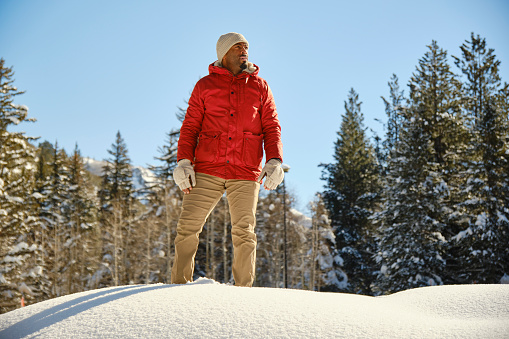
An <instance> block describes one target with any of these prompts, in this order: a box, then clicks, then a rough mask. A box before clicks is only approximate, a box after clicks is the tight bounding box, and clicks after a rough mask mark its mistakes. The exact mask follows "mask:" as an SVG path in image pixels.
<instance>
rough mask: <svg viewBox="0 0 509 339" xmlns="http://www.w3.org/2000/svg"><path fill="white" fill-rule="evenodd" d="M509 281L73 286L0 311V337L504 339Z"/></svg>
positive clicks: (508, 330)
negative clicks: (366, 292) (379, 293)
mask: <svg viewBox="0 0 509 339" xmlns="http://www.w3.org/2000/svg"><path fill="white" fill-rule="evenodd" d="M507 300H509V285H457V286H434V287H425V288H418V289H413V290H408V291H404V292H400V293H396V294H394V295H391V296H386V297H367V296H362V295H353V294H343V293H324V292H311V291H302V290H291V289H276V288H256V287H255V288H245V287H235V286H229V285H224V284H219V283H217V282H214V281H212V280H209V279H203V278H202V279H199V280H198V281H196V282H194V283H190V284H187V285H163V284H157V285H134V286H120V287H111V288H105V289H100V290H94V291H88V292H83V293H76V294H72V295H68V296H64V297H60V298H56V299H52V300H48V301H45V302H41V303H38V304H35V305H32V306H28V307H24V308H21V309H17V310H14V311H12V312H9V313H5V314H1V315H0V338H35V337H36V338H87V339H88V338H405V339H407V338H475V339H477V338H509V303H507Z"/></svg>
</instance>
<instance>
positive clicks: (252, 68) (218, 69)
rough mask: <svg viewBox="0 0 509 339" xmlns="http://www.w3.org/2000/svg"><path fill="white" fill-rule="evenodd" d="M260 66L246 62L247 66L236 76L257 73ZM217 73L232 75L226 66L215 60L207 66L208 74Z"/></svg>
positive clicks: (241, 76)
mask: <svg viewBox="0 0 509 339" xmlns="http://www.w3.org/2000/svg"><path fill="white" fill-rule="evenodd" d="M259 70H260V68H259V67H258V66H256V65H255V64H253V63H252V62H249V61H248V62H247V68H246V69H245V70H243V71H242V73H240V74H239V75H237V77H240V78H243V77H247V76H249V75H258V71H259ZM212 73H217V74H223V75H229V76H233V74H232V73H231V72H230V71H229V70H228V69H226V68H224V67H222V65H221V63H220V62H219V61H215V62H214V63H212V64H210V66H209V74H212Z"/></svg>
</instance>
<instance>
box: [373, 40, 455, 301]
mask: <svg viewBox="0 0 509 339" xmlns="http://www.w3.org/2000/svg"><path fill="white" fill-rule="evenodd" d="M428 48H429V51H428V52H427V53H426V54H425V55H424V57H423V58H422V59H421V60H420V61H419V65H418V67H417V69H416V72H415V73H414V75H413V76H412V78H411V80H410V84H409V86H410V103H409V104H410V106H409V107H408V108H407V109H406V110H404V113H405V114H404V119H403V123H402V125H401V129H400V131H399V142H397V143H396V147H395V151H394V152H393V154H391V157H390V158H389V164H388V169H389V172H388V175H387V177H386V180H387V182H386V185H385V189H384V194H383V208H382V212H381V213H380V214H379V216H380V219H381V223H382V224H381V228H380V233H381V235H380V238H379V251H380V252H379V255H378V256H377V261H378V262H380V263H381V265H382V266H381V267H382V268H381V270H380V276H379V279H378V281H377V293H380V292H382V293H392V292H396V291H399V290H403V289H406V288H413V287H419V286H426V285H434V284H442V283H443V279H444V275H445V260H444V259H443V257H444V255H445V253H446V250H447V241H446V238H445V237H444V234H445V232H446V230H447V229H448V228H450V227H453V226H454V225H452V226H451V223H453V219H451V215H454V213H455V206H456V204H457V202H458V200H459V194H458V189H457V187H458V186H459V183H458V180H459V172H458V170H457V169H458V163H459V161H460V159H461V157H462V154H463V153H462V152H463V149H464V144H463V142H464V136H465V131H464V130H463V127H462V126H463V125H464V124H463V121H464V120H463V117H462V115H461V112H460V108H459V107H460V106H459V90H458V88H459V86H458V81H457V80H456V79H455V76H454V74H453V73H452V72H451V71H450V69H449V65H448V64H447V53H446V52H445V51H443V50H442V49H440V48H439V47H438V45H437V44H436V42H435V41H433V42H432V44H431V45H430V46H428Z"/></svg>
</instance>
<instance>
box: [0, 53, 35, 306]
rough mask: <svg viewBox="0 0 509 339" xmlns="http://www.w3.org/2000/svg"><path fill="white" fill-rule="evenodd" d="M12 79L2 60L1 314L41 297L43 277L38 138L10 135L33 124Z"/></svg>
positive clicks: (0, 124)
mask: <svg viewBox="0 0 509 339" xmlns="http://www.w3.org/2000/svg"><path fill="white" fill-rule="evenodd" d="M13 76H14V72H13V71H12V68H8V67H6V66H5V61H4V60H3V59H0V295H2V298H1V301H0V313H3V312H6V311H8V310H12V309H13V308H15V307H16V306H17V305H19V300H20V298H21V296H22V291H31V292H30V293H29V295H25V297H26V298H27V299H34V298H38V297H40V295H41V285H40V283H39V280H40V279H41V278H42V277H41V275H42V274H43V272H42V271H41V270H39V262H37V260H36V256H37V254H38V251H39V248H38V246H37V245H36V243H35V238H34V232H35V230H36V229H37V228H38V227H40V219H39V216H38V214H39V211H38V200H39V199H41V198H42V195H41V194H38V193H37V192H36V191H35V174H36V159H35V157H36V151H35V147H33V146H32V145H31V144H30V142H31V141H33V140H36V138H32V137H28V136H26V135H25V133H24V132H14V131H12V128H13V127H14V126H17V125H20V124H22V123H25V122H33V121H35V119H33V118H28V108H27V107H26V106H22V105H18V104H15V103H14V99H15V97H17V96H18V95H21V94H23V93H24V92H22V91H18V89H17V88H16V87H15V86H14V85H13V82H14V79H13ZM25 285H26V286H27V287H28V288H27V289H25V288H24V286H25ZM21 287H23V288H21Z"/></svg>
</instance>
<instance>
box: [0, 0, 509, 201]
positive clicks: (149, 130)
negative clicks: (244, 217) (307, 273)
mask: <svg viewBox="0 0 509 339" xmlns="http://www.w3.org/2000/svg"><path fill="white" fill-rule="evenodd" d="M507 18H509V1H506V0H484V1H472V0H464V1H447V0H442V1H435V0H429V1H419V2H417V1H409V0H407V1H390V0H389V1H362V0H361V1H320V0H317V1H277V0H273V1H265V0H262V1H251V2H230V3H221V2H213V1H178V2H177V1H150V0H148V1H131V0H127V1H126V0H124V1H104V0H101V1H98V0H90V1H64V0H61V1H52V0H48V1H42V0H16V1H15V0H0V32H1V34H0V57H2V58H4V59H5V61H6V64H7V65H8V66H14V71H15V73H16V74H15V79H16V82H15V85H17V87H18V88H19V89H21V90H25V91H26V93H25V94H24V95H22V96H19V97H18V100H17V103H18V104H25V105H27V106H28V107H29V112H30V115H31V116H32V117H35V118H36V119H37V120H38V121H37V122H36V123H34V124H30V125H28V124H24V125H23V126H22V127H21V128H22V130H23V131H26V132H27V134H28V135H31V136H40V137H41V141H43V140H48V141H50V142H52V143H54V142H55V141H58V144H59V145H60V147H63V148H65V149H66V151H68V152H69V153H70V152H72V150H73V149H74V146H75V144H76V143H77V144H78V147H79V148H80V150H81V153H82V155H83V156H88V157H92V158H95V159H97V160H102V159H105V158H108V156H109V155H108V153H107V150H108V149H110V146H111V144H112V143H113V142H114V140H115V135H116V133H117V131H120V132H121V134H122V136H123V138H124V140H125V142H126V144H127V147H128V149H129V155H130V157H131V160H132V162H133V164H135V165H142V166H143V165H147V164H155V163H156V161H155V160H154V156H157V155H159V154H158V152H157V148H158V147H159V146H161V145H163V143H164V140H165V133H167V132H168V131H169V130H170V129H172V128H177V127H179V123H178V121H177V120H176V118H175V112H176V111H177V106H181V107H185V103H184V100H186V99H187V98H188V97H189V95H190V92H191V90H192V88H193V87H194V84H195V83H196V81H197V80H198V79H199V78H200V77H202V76H205V75H207V73H208V70H207V68H208V65H209V64H210V63H212V62H213V61H215V59H216V52H215V45H216V41H217V39H218V37H219V36H220V35H221V34H224V33H227V32H232V31H234V32H239V33H242V34H243V35H244V36H245V37H246V39H247V40H248V41H249V43H250V51H249V52H250V55H249V58H250V61H252V62H254V63H255V64H257V65H258V66H259V67H260V76H262V77H263V78H265V79H266V80H267V81H268V83H269V85H270V86H271V88H272V91H273V93H274V96H275V100H276V104H277V107H278V112H279V118H280V121H281V125H282V133H283V145H284V162H285V163H287V164H288V165H290V166H291V170H290V172H289V173H288V175H287V186H288V188H289V190H291V191H293V192H294V194H295V195H296V196H297V199H298V207H299V208H301V209H305V207H306V205H307V203H308V202H309V201H310V200H311V199H312V198H313V196H314V194H315V192H318V191H321V190H322V187H323V181H321V180H320V175H321V169H320V168H319V167H318V165H319V164H320V163H328V162H331V161H332V154H333V143H334V141H335V140H336V139H337V135H336V132H337V131H338V130H339V127H340V123H341V115H342V114H343V113H344V107H343V105H344V101H345V100H346V99H347V95H348V92H349V90H350V88H352V87H353V88H354V89H355V90H356V91H357V93H358V94H359V97H360V100H361V101H362V102H363V104H362V107H361V108H362V112H363V114H364V117H365V120H364V122H365V125H366V127H367V128H368V129H372V130H374V131H375V132H376V133H378V134H379V135H380V136H382V135H383V133H384V131H383V127H382V125H381V124H380V123H378V122H376V121H375V119H379V120H382V121H385V119H386V117H385V112H384V105H383V102H382V100H381V98H380V97H381V96H386V97H387V96H388V86H387V82H388V81H389V79H390V77H391V75H392V74H393V73H395V74H396V75H398V77H399V79H400V84H401V86H402V87H403V88H404V89H405V90H406V89H407V88H406V84H407V83H408V80H409V78H410V76H411V75H412V73H413V72H414V70H415V67H416V65H417V63H418V60H419V59H420V58H421V57H422V56H423V55H424V53H425V52H426V51H427V48H426V46H427V45H429V44H430V43H431V41H432V40H437V42H438V44H439V46H440V47H442V48H443V49H445V50H447V51H448V55H449V61H450V64H451V66H452V69H453V70H454V71H457V69H456V67H455V66H454V64H453V62H452V57H451V55H455V56H459V55H460V49H459V46H460V45H461V44H462V43H463V42H464V41H465V40H466V39H469V37H470V34H471V32H475V33H476V34H479V35H481V36H482V37H485V38H486V40H487V43H488V46H489V47H490V48H494V49H495V54H496V55H497V57H498V59H499V60H501V61H502V65H501V68H500V73H501V75H502V79H503V80H504V81H507V82H509V65H508V64H507V62H509V43H508V41H509V39H508V38H507V37H508V36H509V20H508V19H507ZM406 92H408V91H406Z"/></svg>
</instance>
